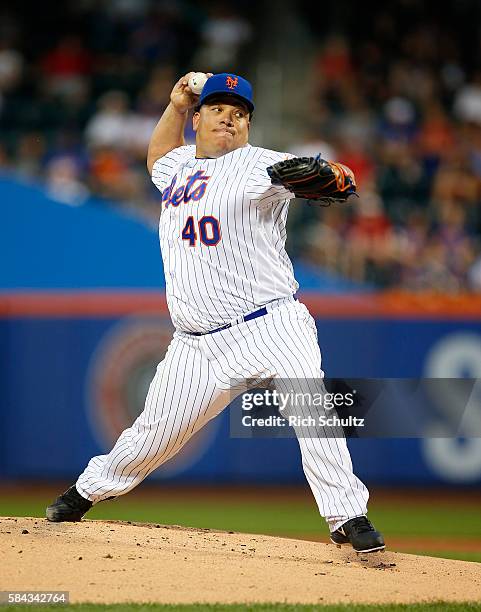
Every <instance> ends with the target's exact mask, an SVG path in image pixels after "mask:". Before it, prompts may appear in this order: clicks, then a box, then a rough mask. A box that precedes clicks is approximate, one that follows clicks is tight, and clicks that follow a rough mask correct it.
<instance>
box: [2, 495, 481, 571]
mask: <svg viewBox="0 0 481 612" xmlns="http://www.w3.org/2000/svg"><path fill="white" fill-rule="evenodd" d="M59 490H62V489H59ZM53 497H54V496H52V494H51V493H49V494H43V493H42V494H41V495H39V494H38V493H36V494H35V495H33V494H32V495H30V494H29V493H28V491H25V492H22V495H21V496H18V497H17V498H15V496H12V495H9V496H6V495H2V494H1V493H0V516H38V517H44V516H45V506H46V505H48V504H49V503H50V502H51V501H52V499H53ZM87 517H88V518H89V519H107V520H125V521H138V522H150V523H161V524H167V525H183V526H187V527H204V528H209V529H218V530H225V531H238V532H243V533H257V534H266V535H275V536H284V537H292V538H306V539H317V540H324V541H327V535H328V533H327V529H326V526H325V524H324V522H323V520H322V519H320V517H319V515H318V513H317V509H316V507H315V503H314V500H312V501H310V500H309V499H307V500H306V499H300V500H293V499H286V500H285V501H283V500H279V498H278V497H277V498H276V499H270V498H269V496H268V494H265V495H260V496H259V499H258V500H255V501H253V500H252V499H250V500H243V499H235V500H234V499H232V498H229V497H228V496H226V497H225V498H224V497H222V496H221V495H220V496H219V498H218V499H202V498H201V497H199V498H195V499H190V500H189V501H186V500H185V499H181V498H179V499H176V498H175V496H173V498H167V499H166V498H165V496H164V497H162V498H159V499H156V498H155V497H152V498H150V499H146V498H144V497H143V496H142V495H136V494H135V492H133V493H132V494H130V495H129V496H126V497H121V498H119V499H117V500H115V501H111V502H106V503H101V504H99V505H98V506H96V507H95V508H93V509H92V511H91V512H89V513H88V515H87ZM369 518H370V519H371V520H372V521H373V522H374V523H375V525H376V527H377V528H378V529H380V530H381V531H382V532H383V533H384V534H385V536H386V540H387V544H388V548H391V549H392V550H399V551H402V552H410V553H414V554H421V555H422V554H424V555H430V556H438V557H445V558H452V559H462V560H465V561H478V562H481V518H480V513H479V508H478V507H476V506H473V505H472V504H471V505H466V506H463V504H462V503H460V505H459V506H457V507H456V510H455V512H454V510H453V507H452V505H451V506H450V505H446V504H443V501H442V500H437V501H436V503H427V502H424V503H419V501H418V500H416V499H415V497H413V498H412V499H410V498H409V497H407V498H406V500H405V501H404V502H403V503H402V505H400V504H399V503H396V502H392V501H388V500H385V501H383V502H382V503H379V502H378V503H373V504H372V509H370V512H369ZM416 538H418V539H419V540H418V541H416ZM390 539H392V540H393V541H395V542H394V544H395V545H394V546H390V545H389V541H390ZM438 540H439V541H438ZM430 546H431V547H430Z"/></svg>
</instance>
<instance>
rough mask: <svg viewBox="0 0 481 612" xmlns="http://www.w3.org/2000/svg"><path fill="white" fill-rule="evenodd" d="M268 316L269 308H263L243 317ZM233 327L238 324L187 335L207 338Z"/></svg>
mask: <svg viewBox="0 0 481 612" xmlns="http://www.w3.org/2000/svg"><path fill="white" fill-rule="evenodd" d="M293 297H294V299H295V300H297V297H296V296H295V295H294V296H293ZM266 314H267V307H266V306H263V307H262V308H259V310H254V312H250V313H249V314H246V315H245V317H242V321H251V320H252V319H257V317H263V316H264V315H266ZM233 325H237V323H227V325H223V326H222V327H217V328H216V329H211V330H210V331H208V332H187V333H188V334H190V335H191V336H207V334H215V333H216V332H218V331H222V330H223V329H229V327H232V326H233Z"/></svg>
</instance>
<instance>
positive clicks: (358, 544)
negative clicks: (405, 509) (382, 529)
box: [331, 516, 386, 553]
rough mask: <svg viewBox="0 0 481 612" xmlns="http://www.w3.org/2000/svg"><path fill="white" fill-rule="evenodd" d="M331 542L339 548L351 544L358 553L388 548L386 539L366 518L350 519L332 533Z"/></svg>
mask: <svg viewBox="0 0 481 612" xmlns="http://www.w3.org/2000/svg"><path fill="white" fill-rule="evenodd" d="M331 542H332V543H333V544H337V546H339V548H340V547H341V545H342V544H351V546H352V547H353V548H354V550H355V551H356V552H363V553H370V552H378V551H382V550H384V549H385V548H386V545H385V544H384V538H383V537H382V534H381V533H379V531H376V530H375V529H374V525H373V524H372V523H371V521H369V520H368V518H367V517H366V516H358V517H356V518H353V519H350V520H349V521H347V522H346V523H344V525H342V526H341V527H339V529H336V531H332V532H331Z"/></svg>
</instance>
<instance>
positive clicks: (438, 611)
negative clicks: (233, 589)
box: [1, 601, 481, 612]
mask: <svg viewBox="0 0 481 612" xmlns="http://www.w3.org/2000/svg"><path fill="white" fill-rule="evenodd" d="M1 609H2V611H3V610H8V611H10V612H19V611H22V612H30V611H31V610H32V609H34V610H51V611H52V612H54V611H55V610H57V611H58V610H69V611H70V610H73V611H76V610H80V611H81V612H90V611H92V612H129V611H130V610H135V612H201V611H202V610H205V611H206V612H224V611H225V612H246V611H247V612H276V611H277V610H279V612H315V611H316V610H319V611H320V612H403V611H410V612H461V611H464V610H467V611H468V612H475V611H477V610H481V603H472V602H462V603H448V602H444V601H440V602H435V603H417V604H379V605H368V604H331V605H310V604H306V605H301V604H185V605H183V604H177V605H171V604H88V603H87V604H72V605H68V606H63V605H61V606H59V605H53V606H33V607H32V606H19V605H15V606H5V607H4V606H2V608H1Z"/></svg>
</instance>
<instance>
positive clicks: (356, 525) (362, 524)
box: [350, 516, 376, 533]
mask: <svg viewBox="0 0 481 612" xmlns="http://www.w3.org/2000/svg"><path fill="white" fill-rule="evenodd" d="M350 528H351V531H355V532H356V533H366V532H368V531H376V530H375V529H374V525H373V524H372V523H371V521H370V520H369V519H368V518H366V517H365V516H360V517H359V518H357V519H354V520H353V522H352V524H351V525H350Z"/></svg>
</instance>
